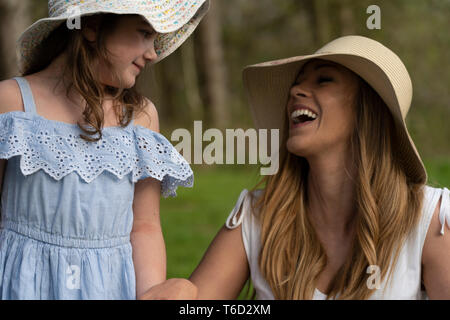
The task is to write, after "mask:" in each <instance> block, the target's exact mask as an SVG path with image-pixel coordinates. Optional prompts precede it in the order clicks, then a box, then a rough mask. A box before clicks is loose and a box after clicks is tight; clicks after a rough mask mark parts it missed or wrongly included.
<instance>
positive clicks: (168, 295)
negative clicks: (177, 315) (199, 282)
mask: <svg viewBox="0 0 450 320" xmlns="http://www.w3.org/2000/svg"><path fill="white" fill-rule="evenodd" d="M195 299H197V287H196V286H195V285H194V284H193V283H192V282H190V281H189V280H187V279H169V280H166V281H164V282H162V283H160V284H158V285H156V286H153V287H151V288H150V289H149V290H147V291H146V292H145V293H144V294H142V295H141V296H139V297H137V300H195Z"/></svg>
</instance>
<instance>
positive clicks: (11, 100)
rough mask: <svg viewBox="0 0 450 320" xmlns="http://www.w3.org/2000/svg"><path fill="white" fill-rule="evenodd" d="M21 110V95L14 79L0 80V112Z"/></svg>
mask: <svg viewBox="0 0 450 320" xmlns="http://www.w3.org/2000/svg"><path fill="white" fill-rule="evenodd" d="M12 111H23V102H22V96H21V94H20V89H19V86H18V85H17V82H16V80H14V79H8V80H3V81H0V114H2V113H7V112H12Z"/></svg>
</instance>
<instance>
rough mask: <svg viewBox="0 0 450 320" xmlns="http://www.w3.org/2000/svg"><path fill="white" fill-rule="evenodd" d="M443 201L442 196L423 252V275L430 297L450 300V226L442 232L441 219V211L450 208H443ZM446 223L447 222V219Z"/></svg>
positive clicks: (432, 219)
mask: <svg viewBox="0 0 450 320" xmlns="http://www.w3.org/2000/svg"><path fill="white" fill-rule="evenodd" d="M444 195H445V194H444ZM447 200H448V199H447ZM442 202H443V201H442V198H441V199H440V200H439V202H438V204H437V206H436V209H435V211H434V213H433V217H432V218H431V223H430V226H429V228H428V232H427V236H426V238H425V243H424V246H423V252H422V264H423V275H422V277H423V281H424V285H425V289H426V292H427V295H428V297H429V298H430V299H445V300H448V299H450V228H449V227H448V226H447V225H444V234H443V235H442V234H441V233H440V231H441V228H442V224H441V223H440V221H439V212H440V210H449V209H450V208H441V205H442ZM444 224H446V222H445V221H444Z"/></svg>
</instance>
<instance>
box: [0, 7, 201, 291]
mask: <svg viewBox="0 0 450 320" xmlns="http://www.w3.org/2000/svg"><path fill="white" fill-rule="evenodd" d="M208 5H209V2H208V1H207V0H206V1H205V0H199V1H196V0H187V1H181V2H180V1H178V2H167V1H137V0H136V1H114V4H112V2H111V1H106V0H100V1H98V0H97V1H95V0H90V1H89V0H87V1H81V2H80V1H66V0H51V1H49V14H50V18H46V19H41V20H39V21H38V22H36V23H35V24H33V25H32V26H31V27H30V28H28V29H27V30H26V31H25V32H24V34H23V35H22V36H21V38H20V40H19V51H20V56H19V67H20V70H21V72H22V75H23V76H22V77H18V78H15V79H11V80H6V81H3V82H1V83H0V112H1V114H0V127H1V129H0V132H1V133H0V158H1V159H3V160H1V167H0V169H1V170H0V172H1V175H0V179H1V180H2V183H3V185H2V196H1V218H2V219H1V229H0V298H1V299H135V298H139V297H140V296H141V295H142V294H143V293H144V292H146V291H147V290H148V289H149V288H151V287H152V286H154V285H156V284H158V283H161V282H162V281H164V280H165V278H166V266H165V247H164V240H163V236H162V232H161V227H160V222H159V197H160V193H161V192H162V194H163V195H164V196H165V197H167V196H169V195H170V196H175V195H176V193H175V190H176V188H177V186H179V185H182V186H187V187H191V186H192V184H193V174H192V170H191V169H190V167H189V165H188V164H187V162H186V161H185V160H184V159H183V158H182V157H181V155H180V154H179V153H178V152H177V151H176V150H175V148H174V147H173V146H172V145H171V144H170V142H169V141H168V140H167V139H165V138H164V137H163V136H162V135H161V134H159V125H158V115H157V112H156V109H155V107H154V105H153V104H152V103H151V102H150V101H149V100H148V99H146V98H144V97H143V96H142V95H140V94H139V93H138V92H137V91H136V89H135V83H136V78H137V76H138V75H139V74H140V73H141V71H142V69H143V68H144V67H145V66H146V65H147V64H154V63H156V62H158V61H160V60H161V59H163V58H164V57H166V56H167V55H169V54H170V53H171V52H173V51H174V50H175V49H176V48H177V47H179V46H180V45H181V44H182V42H183V41H184V40H185V39H186V38H187V37H188V36H189V35H190V34H191V33H192V32H193V31H194V29H195V27H196V26H197V25H198V23H199V21H200V20H201V19H202V17H203V16H204V15H205V13H206V11H207V9H208ZM74 13H76V15H75V16H73V14H74ZM77 19H78V22H80V24H79V26H80V27H81V28H79V27H76V26H77ZM74 26H75V28H74Z"/></svg>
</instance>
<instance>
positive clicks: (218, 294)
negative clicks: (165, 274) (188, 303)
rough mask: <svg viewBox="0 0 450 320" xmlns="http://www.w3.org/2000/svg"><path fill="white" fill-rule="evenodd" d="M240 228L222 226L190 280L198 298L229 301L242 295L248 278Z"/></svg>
mask: <svg viewBox="0 0 450 320" xmlns="http://www.w3.org/2000/svg"><path fill="white" fill-rule="evenodd" d="M241 228H242V225H240V226H239V227H237V228H235V229H231V230H230V229H227V228H226V227H225V226H223V227H222V229H221V230H220V231H219V233H218V234H217V235H216V237H215V238H214V240H213V242H212V243H211V245H210V246H209V248H208V250H207V251H206V253H205V255H204V256H203V258H202V260H201V261H200V264H199V265H198V266H197V268H196V269H195V270H194V272H193V273H192V275H191V277H190V278H189V280H190V281H192V283H194V285H195V286H196V287H197V290H198V296H197V298H198V299H200V300H221V299H226V300H230V299H236V298H237V297H238V296H239V293H240V292H241V290H242V288H243V287H244V285H245V282H246V281H247V279H248V277H249V267H248V262H247V255H246V253H245V248H244V243H243V241H242V232H241V230H242V229H241Z"/></svg>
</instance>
